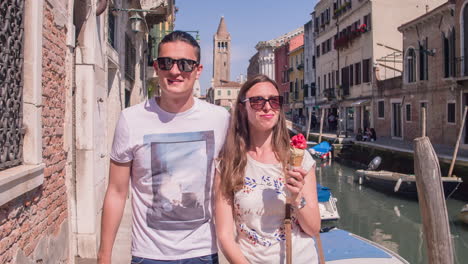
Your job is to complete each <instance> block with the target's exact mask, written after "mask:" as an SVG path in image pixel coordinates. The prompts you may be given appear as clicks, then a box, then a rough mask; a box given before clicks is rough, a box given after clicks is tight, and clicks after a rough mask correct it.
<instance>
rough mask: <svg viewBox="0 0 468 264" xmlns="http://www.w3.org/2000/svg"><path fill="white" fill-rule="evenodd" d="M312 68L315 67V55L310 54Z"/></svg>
mask: <svg viewBox="0 0 468 264" xmlns="http://www.w3.org/2000/svg"><path fill="white" fill-rule="evenodd" d="M312 69H315V56H312Z"/></svg>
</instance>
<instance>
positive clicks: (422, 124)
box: [421, 107, 426, 137]
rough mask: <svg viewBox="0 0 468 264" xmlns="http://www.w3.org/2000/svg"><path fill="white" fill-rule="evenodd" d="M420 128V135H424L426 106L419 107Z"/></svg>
mask: <svg viewBox="0 0 468 264" xmlns="http://www.w3.org/2000/svg"><path fill="white" fill-rule="evenodd" d="M421 110H422V113H421V130H422V133H421V134H422V135H421V136H422V137H425V136H426V107H422V108H421Z"/></svg>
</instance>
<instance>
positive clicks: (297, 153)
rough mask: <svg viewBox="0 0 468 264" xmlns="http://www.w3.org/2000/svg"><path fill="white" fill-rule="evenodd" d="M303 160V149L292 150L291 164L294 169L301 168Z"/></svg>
mask: <svg viewBox="0 0 468 264" xmlns="http://www.w3.org/2000/svg"><path fill="white" fill-rule="evenodd" d="M303 158H304V150H303V149H299V148H291V157H290V158H289V164H290V165H291V166H292V167H301V166H302V159H303Z"/></svg>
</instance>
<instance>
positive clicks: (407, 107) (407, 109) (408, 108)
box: [406, 104, 411, 122]
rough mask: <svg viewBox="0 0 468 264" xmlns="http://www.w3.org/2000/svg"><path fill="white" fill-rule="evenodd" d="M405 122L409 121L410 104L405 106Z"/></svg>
mask: <svg viewBox="0 0 468 264" xmlns="http://www.w3.org/2000/svg"><path fill="white" fill-rule="evenodd" d="M406 121H407V122H410V121H411V105H410V104H407V105H406Z"/></svg>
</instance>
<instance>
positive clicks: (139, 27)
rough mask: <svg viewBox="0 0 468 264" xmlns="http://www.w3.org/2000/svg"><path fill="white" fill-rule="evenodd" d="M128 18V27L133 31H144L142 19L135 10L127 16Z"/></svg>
mask: <svg viewBox="0 0 468 264" xmlns="http://www.w3.org/2000/svg"><path fill="white" fill-rule="evenodd" d="M129 20H130V27H131V29H132V31H133V32H135V33H141V32H144V29H143V23H145V22H144V21H143V20H144V19H143V18H142V17H141V16H140V15H139V14H138V13H137V12H135V13H134V14H133V15H132V16H131V17H130V18H129Z"/></svg>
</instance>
